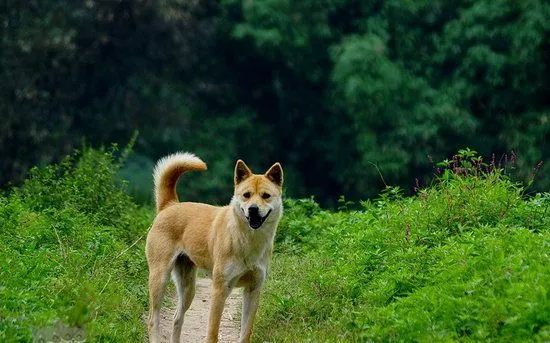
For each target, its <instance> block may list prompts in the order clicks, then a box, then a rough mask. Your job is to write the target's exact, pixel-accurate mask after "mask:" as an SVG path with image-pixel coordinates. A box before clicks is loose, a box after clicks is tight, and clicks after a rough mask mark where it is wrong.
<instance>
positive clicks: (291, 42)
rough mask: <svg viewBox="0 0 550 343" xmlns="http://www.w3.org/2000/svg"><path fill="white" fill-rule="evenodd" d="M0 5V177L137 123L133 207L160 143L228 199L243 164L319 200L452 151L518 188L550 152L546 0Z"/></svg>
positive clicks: (193, 185)
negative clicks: (479, 161)
mask: <svg viewBox="0 0 550 343" xmlns="http://www.w3.org/2000/svg"><path fill="white" fill-rule="evenodd" d="M0 15H1V18H0V30H1V37H2V40H1V41H0V115H1V119H0V157H1V158H0V184H1V185H2V186H3V187H6V186H7V185H9V184H18V183H19V182H21V181H22V180H23V179H24V177H25V175H26V173H27V172H28V170H29V168H30V167H31V166H34V165H43V164H47V163H50V162H53V161H58V160H59V159H60V158H61V157H62V156H64V155H66V154H67V153H69V152H71V151H72V150H73V149H75V148H82V147H83V146H90V145H91V146H94V147H95V146H101V145H109V144H111V143H119V144H120V145H122V146H124V145H126V144H127V143H128V142H129V141H130V139H131V137H132V135H133V133H134V132H136V131H138V132H139V135H138V137H137V140H136V142H135V145H134V147H133V150H134V153H133V154H132V155H131V157H130V158H129V159H128V161H127V164H126V166H125V168H124V170H123V171H122V174H123V175H122V177H124V178H127V179H129V180H130V183H129V187H130V190H131V191H132V192H133V194H134V195H135V196H136V197H137V198H138V199H140V200H142V201H150V200H149V197H150V189H151V187H152V180H151V172H152V167H153V165H154V161H155V160H156V159H157V158H159V157H161V156H163V155H166V154H168V153H171V152H174V151H176V150H184V151H192V152H195V153H196V154H197V155H198V156H200V157H201V158H203V159H204V160H205V162H207V163H208V165H209V171H208V172H207V174H201V175H189V176H186V180H185V181H184V182H182V184H183V185H182V187H184V189H183V190H182V198H184V199H192V200H199V199H200V200H209V201H214V202H218V203H224V202H227V201H228V199H229V197H230V194H231V187H232V172H233V166H234V163H235V161H236V159H237V158H242V159H244V160H245V161H246V162H247V163H248V164H249V166H251V167H252V169H253V170H254V171H256V172H263V171H264V170H265V169H267V168H268V167H269V166H270V165H271V164H272V163H273V162H274V161H280V162H282V164H283V166H284V168H285V172H286V186H287V194H288V195H290V196H292V197H307V196H310V195H313V196H315V198H316V199H317V200H319V201H320V202H321V203H323V204H325V205H328V206H331V205H334V204H335V202H336V200H337V199H338V197H339V196H340V195H345V196H346V199H351V200H356V199H364V198H367V197H371V196H375V195H376V194H378V193H379V191H380V189H381V188H382V187H383V183H384V182H386V183H388V184H391V185H400V186H401V187H403V188H404V189H406V190H411V189H412V188H413V187H414V185H415V184H416V181H415V179H418V180H419V183H420V184H426V183H429V182H430V178H431V176H432V175H433V168H434V163H433V162H432V161H441V160H443V159H445V158H450V157H451V156H452V155H453V154H454V153H456V151H457V150H458V149H460V148H465V147H469V148H471V149H474V150H476V151H478V152H480V153H481V154H482V155H483V156H484V157H485V159H486V160H490V159H492V158H493V157H492V156H493V154H494V156H495V158H496V159H497V160H499V161H503V162H504V161H505V160H506V159H509V160H513V161H512V162H513V163H511V164H509V167H507V168H509V171H510V173H511V174H513V175H514V177H515V178H516V179H517V180H518V181H522V180H528V179H530V178H531V177H532V176H533V170H534V169H533V168H535V166H536V165H537V164H538V163H539V162H540V161H548V159H549V157H550V148H549V143H548V141H549V136H550V133H549V132H550V3H549V2H548V1H546V0H521V1H520V0H517V1H511V0H456V1H449V0H436V1H433V0H429V1H428V0H414V1H403V0H387V1H375V0H373V1H359V0H299V1H298V0H294V1H290V0H254V1H252V0H246V1H236V0H222V1H209V0H203V1H192V0H189V1H184V0H164V1H146V0H143V1H139V0H136V1H115V0H110V1H93V0H88V1H72V0H70V1H69V0H50V1H30V0H29V1H19V0H17V1H15V0H6V1H4V2H3V4H2V5H0ZM505 154H506V155H505ZM548 170H549V168H548V167H543V168H542V169H541V170H539V174H538V175H537V182H536V187H537V188H538V189H544V190H548V189H549V188H550V173H549V172H548ZM380 174H381V175H382V176H383V179H384V181H383V180H382V177H381V176H380Z"/></svg>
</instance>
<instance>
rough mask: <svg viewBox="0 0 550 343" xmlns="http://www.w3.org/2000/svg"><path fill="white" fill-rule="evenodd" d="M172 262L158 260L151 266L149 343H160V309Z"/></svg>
mask: <svg viewBox="0 0 550 343" xmlns="http://www.w3.org/2000/svg"><path fill="white" fill-rule="evenodd" d="M172 265H173V264H172V263H170V260H167V261H163V260H156V261H155V263H150V264H149V341H150V342H151V343H158V342H159V334H160V332H159V321H160V318H159V316H160V308H161V306H162V299H163V297H164V289H165V288H166V283H167V282H168V276H169V275H170V270H171V269H172Z"/></svg>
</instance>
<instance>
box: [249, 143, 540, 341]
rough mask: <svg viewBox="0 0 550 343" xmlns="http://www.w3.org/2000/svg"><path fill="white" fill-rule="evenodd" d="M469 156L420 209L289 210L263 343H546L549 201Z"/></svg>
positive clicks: (416, 200) (390, 201) (421, 197)
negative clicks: (527, 192) (526, 192)
mask: <svg viewBox="0 0 550 343" xmlns="http://www.w3.org/2000/svg"><path fill="white" fill-rule="evenodd" d="M464 152H465V154H462V155H461V156H459V158H458V159H456V160H455V161H451V162H449V161H447V162H449V163H447V164H446V165H444V166H443V168H444V170H442V171H441V174H440V176H439V177H438V179H437V180H436V182H435V183H434V184H433V185H432V186H431V187H429V188H427V189H423V190H419V193H418V194H417V195H416V196H414V197H404V196H402V195H401V192H400V190H399V189H397V188H388V189H387V190H386V191H385V192H384V193H383V194H382V195H381V196H380V197H379V198H378V199H377V200H374V201H366V202H363V203H362V209H361V210H358V211H353V212H342V211H341V212H336V213H331V212H327V211H323V210H321V209H320V208H319V207H318V206H317V205H316V204H315V203H314V202H313V201H312V200H301V201H295V200H289V201H287V204H286V205H287V206H286V209H285V210H286V213H285V217H284V219H283V222H282V225H281V227H280V230H279V233H278V237H277V238H278V242H277V243H278V248H277V249H278V250H277V253H276V254H275V256H274V258H273V262H272V269H271V273H270V276H269V281H268V283H267V287H266V291H265V292H264V294H263V295H262V296H263V298H262V304H261V306H260V311H259V319H258V322H257V332H256V333H257V339H258V341H260V342H262V341H267V342H452V341H462V342H526V341H533V342H548V341H550V301H549V299H548V292H549V290H550V288H549V286H550V253H549V252H550V209H549V207H550V194H548V193H545V194H538V195H536V196H534V197H531V198H525V197H524V196H523V188H522V187H521V186H519V185H517V184H515V183H513V182H511V181H510V180H509V179H508V178H507V177H506V176H505V175H504V174H503V172H502V170H501V169H498V168H495V167H494V165H493V166H491V165H490V164H488V165H486V164H483V163H482V162H481V160H480V159H479V158H477V157H476V156H475V155H469V154H470V153H469V152H468V151H464Z"/></svg>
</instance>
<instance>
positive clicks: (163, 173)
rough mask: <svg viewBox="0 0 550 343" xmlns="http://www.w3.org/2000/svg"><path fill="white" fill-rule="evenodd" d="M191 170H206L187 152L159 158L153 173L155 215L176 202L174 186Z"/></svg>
mask: <svg viewBox="0 0 550 343" xmlns="http://www.w3.org/2000/svg"><path fill="white" fill-rule="evenodd" d="M191 170H206V163H204V162H203V161H202V160H201V159H200V158H198V157H197V156H195V155H193V154H191V153H189V152H177V153H175V154H172V155H168V156H165V157H163V158H161V159H160V160H159V161H158V162H157V165H156V166H155V170H154V172H153V180H154V182H155V202H156V205H157V213H158V212H160V211H162V210H163V209H164V208H166V207H167V206H168V205H170V203H172V202H177V201H178V195H177V193H176V184H177V183H178V179H179V177H180V175H181V174H183V173H185V172H186V171H191Z"/></svg>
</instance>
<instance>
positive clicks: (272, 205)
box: [232, 160, 283, 230]
mask: <svg viewBox="0 0 550 343" xmlns="http://www.w3.org/2000/svg"><path fill="white" fill-rule="evenodd" d="M282 187H283V168H282V167H281V165H280V164H279V163H275V164H274V165H273V166H271V168H269V169H268V171H267V172H265V174H254V173H252V172H251V171H250V169H249V168H248V167H247V166H246V164H245V163H244V162H243V161H242V160H238V161H237V164H236V165H235V193H234V195H233V201H232V203H233V206H234V207H235V210H236V212H237V213H238V215H239V217H241V218H242V219H243V220H244V221H246V222H247V223H248V226H250V227H251V228H252V229H254V230H257V229H259V228H260V227H261V226H262V225H263V224H264V223H265V222H272V221H278V220H279V219H280V217H281V214H282V210H283V201H282V197H281V193H282Z"/></svg>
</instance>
